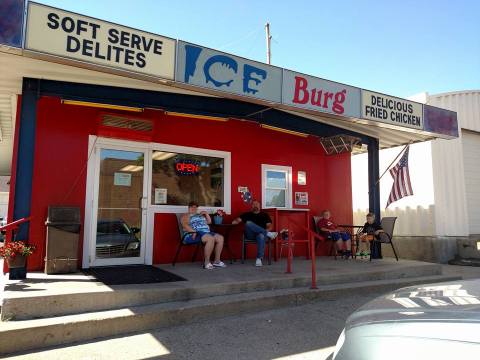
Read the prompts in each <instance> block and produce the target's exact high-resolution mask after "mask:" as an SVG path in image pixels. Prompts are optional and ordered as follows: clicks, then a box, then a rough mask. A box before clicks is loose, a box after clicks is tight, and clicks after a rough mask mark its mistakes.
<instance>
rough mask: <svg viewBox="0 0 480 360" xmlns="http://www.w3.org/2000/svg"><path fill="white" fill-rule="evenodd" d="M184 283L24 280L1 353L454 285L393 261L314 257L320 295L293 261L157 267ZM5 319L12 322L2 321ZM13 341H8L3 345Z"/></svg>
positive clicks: (14, 289)
mask: <svg viewBox="0 0 480 360" xmlns="http://www.w3.org/2000/svg"><path fill="white" fill-rule="evenodd" d="M161 267H162V268H164V269H166V270H168V271H172V272H174V273H176V274H178V275H180V276H182V277H184V278H186V279H188V281H181V282H174V283H158V284H142V285H116V286H106V285H104V284H102V283H99V282H96V281H94V279H92V278H91V277H89V276H85V275H83V274H69V275H44V274H41V273H32V274H29V277H28V279H26V280H25V281H8V282H7V283H6V284H5V291H4V299H3V306H2V319H3V320H4V321H3V322H1V323H0V352H3V353H8V352H11V351H20V350H27V349H34V348H39V347H44V346H51V345H58V344H63V343H69V342H75V341H82V340H89V339H94V338H98V337H106V336H112V335H120V334H125V333H129V332H132V331H141V330H145V329H151V328H161V327H169V326H173V325H179V324H185V323H189V322H194V321H199V320H202V319H205V318H212V317H213V318H215V317H223V316H227V315H236V314H241V313H247V312H256V311H262V310H267V309H274V308H278V307H283V306H292V305H301V304H304V303H307V302H311V301H316V300H320V299H329V300H334V299H338V298H340V297H343V296H355V294H360V293H363V292H368V291H372V290H373V289H375V290H379V289H380V290H385V291H389V290H393V289H396V288H399V287H403V286H408V285H411V284H419V283H431V282H439V281H447V280H453V279H457V278H458V277H455V276H444V275H442V266H441V265H439V264H431V263H422V262H417V261H409V260H403V261H399V262H396V261H395V260H392V259H384V260H378V261H373V262H371V263H370V262H369V261H365V260H363V261H362V260H348V261H345V260H333V259H331V258H318V261H317V276H318V282H317V284H318V289H317V290H310V288H309V286H310V262H309V261H305V260H304V259H296V260H295V261H294V264H293V270H294V273H293V274H285V269H286V263H285V262H284V261H281V262H278V263H275V264H274V265H271V266H267V265H266V266H264V267H262V268H256V267H254V266H253V263H252V262H249V263H246V264H243V265H242V264H240V263H235V264H233V265H230V266H228V267H227V268H226V269H215V270H212V271H207V270H203V269H202V268H201V267H200V265H199V264H198V263H195V264H178V265H177V266H176V267H175V268H172V267H171V266H161ZM6 320H10V321H6ZM12 338H15V339H17V340H16V341H15V343H12V342H11V341H9V340H8V339H12Z"/></svg>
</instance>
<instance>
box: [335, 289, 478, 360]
mask: <svg viewBox="0 0 480 360" xmlns="http://www.w3.org/2000/svg"><path fill="white" fill-rule="evenodd" d="M332 359H333V360H346V359H354V360H363V359H368V360H379V359H382V360H383V359H389V360H392V359H435V360H439V359H459V360H460V359H480V280H465V281H453V282H446V283H437V284H432V285H423V286H412V287H407V288H403V289H399V290H397V291H395V292H393V293H390V294H388V295H384V296H381V297H379V298H377V299H375V300H373V301H370V302H369V303H367V304H365V305H364V306H362V307H361V308H360V309H358V310H357V311H355V312H354V313H353V314H352V315H351V316H350V317H349V318H348V319H347V321H346V324H345V329H344V330H343V331H342V333H341V334H340V337H339V338H338V341H337V345H336V348H335V352H334V353H333V357H332Z"/></svg>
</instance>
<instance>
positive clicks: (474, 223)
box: [462, 130, 480, 234]
mask: <svg viewBox="0 0 480 360" xmlns="http://www.w3.org/2000/svg"><path fill="white" fill-rule="evenodd" d="M462 143H463V165H464V171H465V192H466V199H467V210H468V229H469V232H470V234H480V166H479V159H480V134H477V133H474V132H468V131H465V130H463V131H462Z"/></svg>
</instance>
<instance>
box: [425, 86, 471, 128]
mask: <svg viewBox="0 0 480 360" xmlns="http://www.w3.org/2000/svg"><path fill="white" fill-rule="evenodd" d="M428 104H430V105H433V106H438V107H441V108H445V109H449V110H453V111H456V112H457V117H458V122H459V126H460V128H462V129H467V130H472V131H477V132H480V90H472V91H462V92H460V91H459V92H454V93H446V94H438V95H431V96H429V100H428Z"/></svg>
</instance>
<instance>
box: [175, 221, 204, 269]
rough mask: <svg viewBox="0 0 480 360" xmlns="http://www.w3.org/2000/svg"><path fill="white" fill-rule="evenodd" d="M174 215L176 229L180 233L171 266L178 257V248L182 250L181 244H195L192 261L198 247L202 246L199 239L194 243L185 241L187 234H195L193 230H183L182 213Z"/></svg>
mask: <svg viewBox="0 0 480 360" xmlns="http://www.w3.org/2000/svg"><path fill="white" fill-rule="evenodd" d="M176 215H177V223H178V231H179V233H180V242H179V244H178V247H177V252H176V253H175V258H174V259H173V262H172V266H175V263H176V262H177V259H178V255H179V254H180V250H182V247H183V246H193V245H195V246H196V248H195V251H194V253H193V256H192V262H194V261H195V258H196V257H197V253H198V249H199V248H200V247H201V246H203V243H202V241H201V240H198V242H194V243H191V244H187V243H185V238H186V237H187V236H188V235H191V234H195V232H189V231H184V230H183V225H182V216H183V215H184V214H176Z"/></svg>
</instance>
